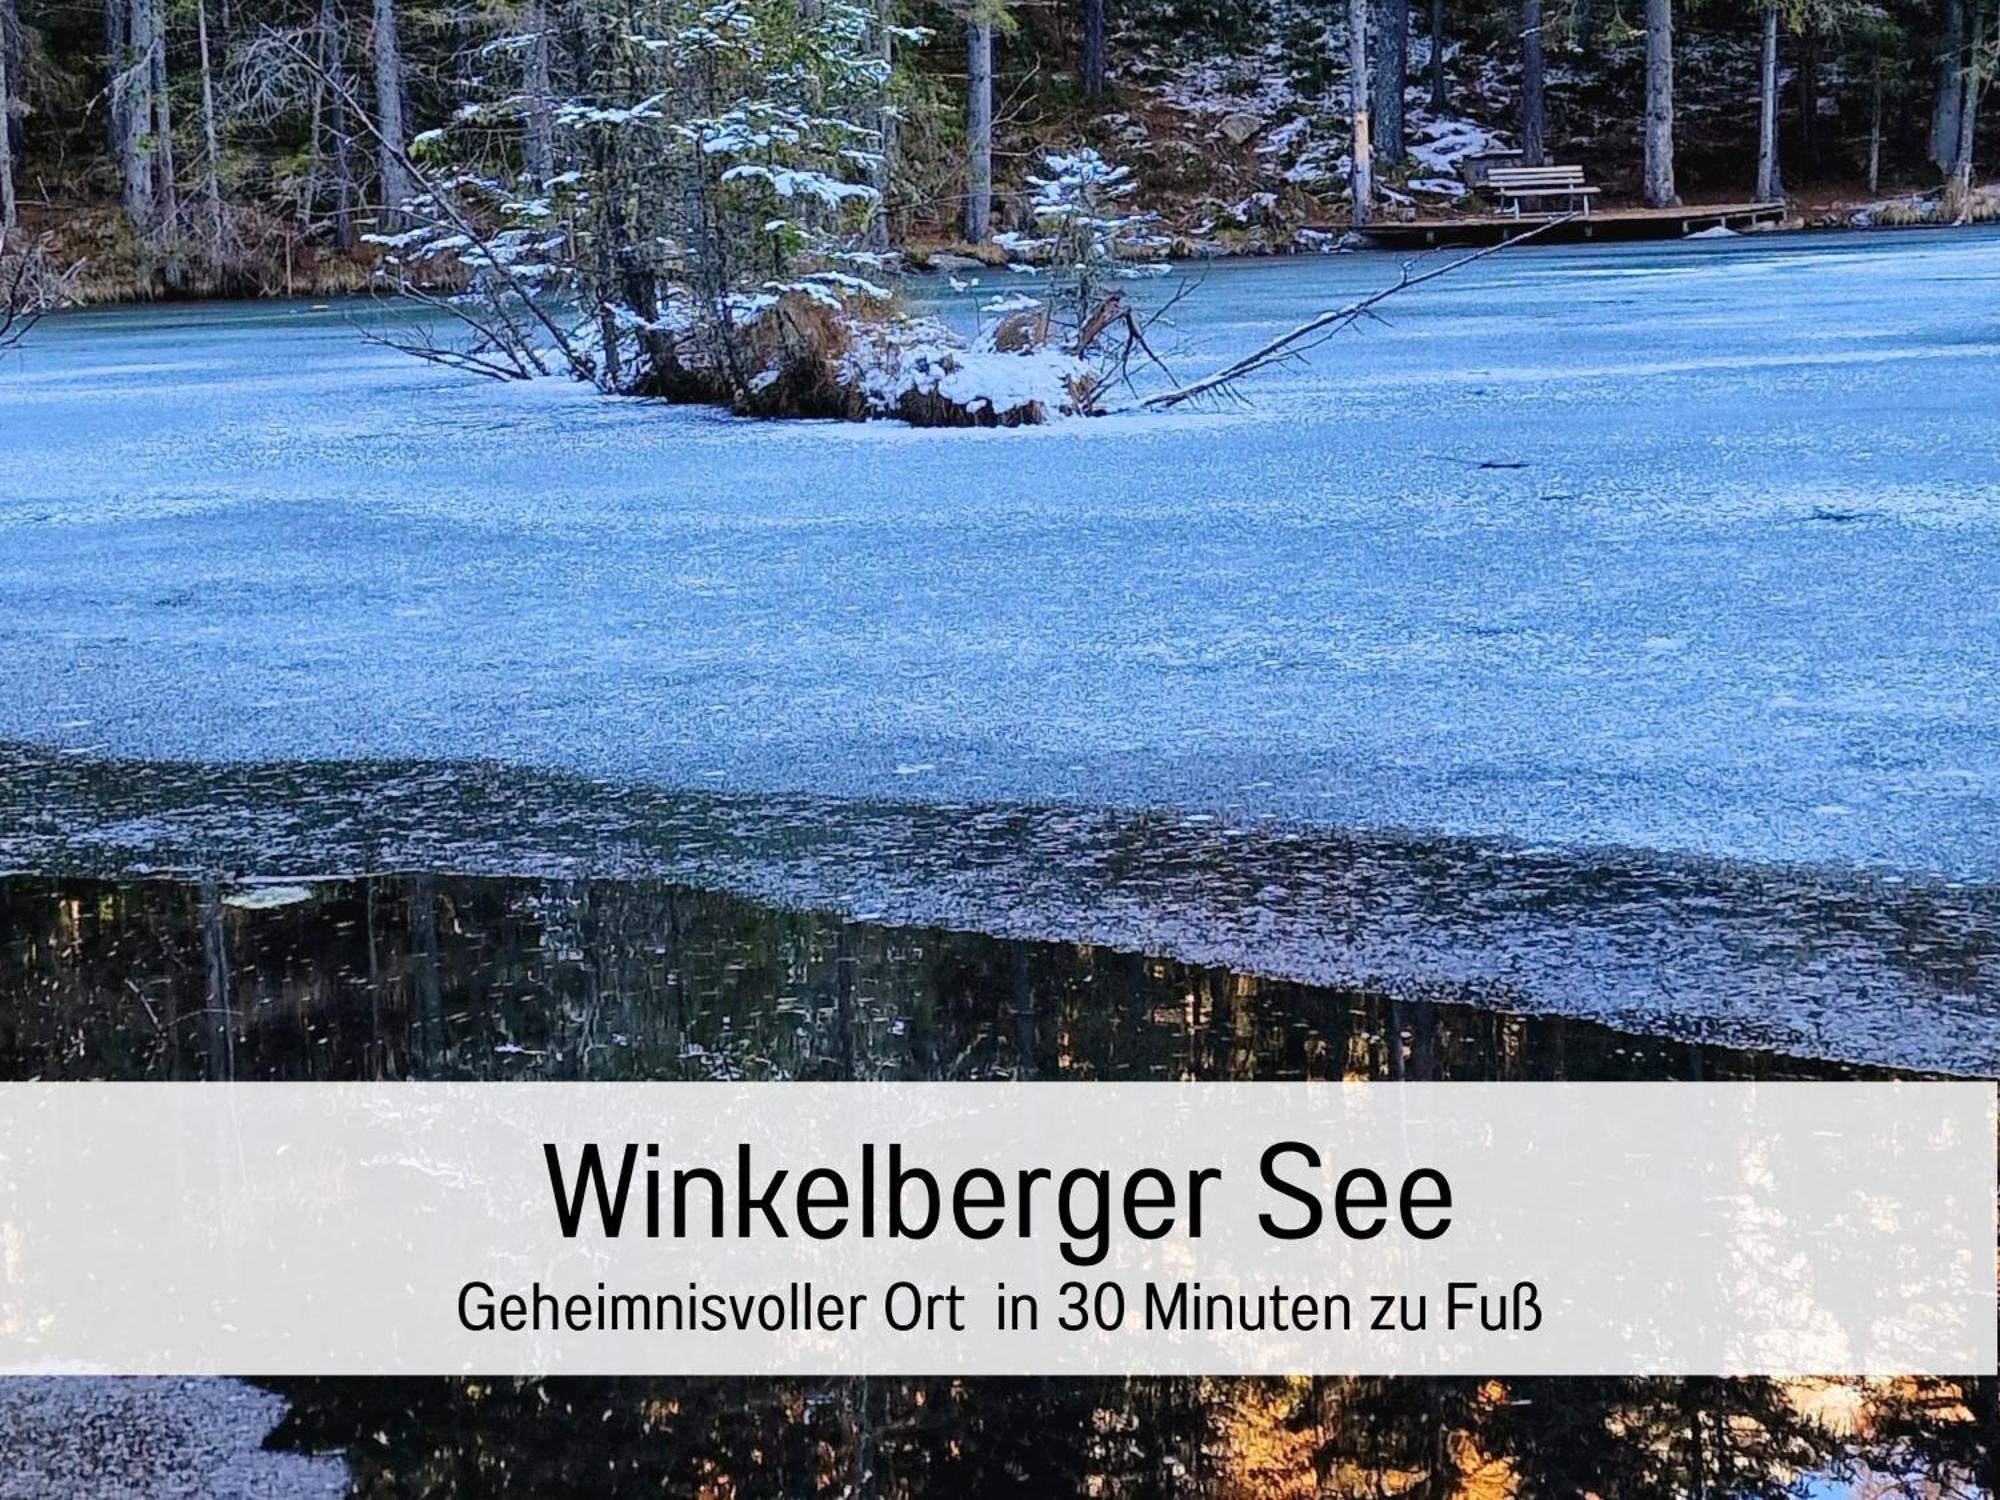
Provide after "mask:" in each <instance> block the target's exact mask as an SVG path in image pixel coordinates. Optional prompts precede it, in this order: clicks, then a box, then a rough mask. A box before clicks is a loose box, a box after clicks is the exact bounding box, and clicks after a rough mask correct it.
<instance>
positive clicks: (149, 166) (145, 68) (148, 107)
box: [107, 0, 154, 234]
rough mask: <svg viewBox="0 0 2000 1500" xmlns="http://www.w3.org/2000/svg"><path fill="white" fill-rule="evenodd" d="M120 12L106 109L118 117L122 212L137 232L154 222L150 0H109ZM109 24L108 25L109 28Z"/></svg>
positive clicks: (151, 10) (114, 129)
mask: <svg viewBox="0 0 2000 1500" xmlns="http://www.w3.org/2000/svg"><path fill="white" fill-rule="evenodd" d="M112 3H113V4H115V5H116V6H118V7H119V8H120V9H121V10H122V11H123V12H124V17H123V22H122V24H121V25H120V27H119V28H118V29H119V35H120V38H121V39H122V41H123V43H124V45H123V46H122V47H121V48H120V49H119V50H118V51H117V52H115V53H114V54H112V58H111V109H112V112H113V114H114V115H115V116H116V117H117V122H116V124H115V125H114V127H113V132H114V134H115V135H116V136H117V137H118V175H119V183H120V191H121V195H122V196H123V198H124V201H125V214H126V217H128V218H129V219H131V221H132V223H133V225H134V226H135V227H136V228H137V229H138V230H139V232H140V233H141V234H144V233H146V232H147V231H148V230H150V229H151V228H152V227H153V214H154V202H153V153H152V151H151V149H150V142H151V139H152V133H153V5H152V0H112ZM108 29H109V28H107V30H108Z"/></svg>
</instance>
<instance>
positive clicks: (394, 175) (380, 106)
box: [375, 0, 410, 228]
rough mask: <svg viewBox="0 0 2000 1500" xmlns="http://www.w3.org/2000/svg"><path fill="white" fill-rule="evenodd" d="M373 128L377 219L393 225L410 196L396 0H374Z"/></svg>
mask: <svg viewBox="0 0 2000 1500" xmlns="http://www.w3.org/2000/svg"><path fill="white" fill-rule="evenodd" d="M375 129H376V130H377V132H379V139H378V140H377V142H376V144H377V146H378V148H379V149H378V150H377V152H376V155H377V156H378V157H379V158H380V162H381V173H382V211H381V220H382V223H383V225H384V226H385V227H390V228H393V227H394V226H395V225H396V224H397V223H399V222H400V219H401V210H402V204H403V200H404V199H406V198H408V197H409V196H410V174H409V173H408V172H407V171H406V170H404V167H403V147H404V138H403V51H402V46H401V44H400V43H399V41H398V40H397V37H396V0H375Z"/></svg>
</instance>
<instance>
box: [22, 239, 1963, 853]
mask: <svg viewBox="0 0 2000 1500" xmlns="http://www.w3.org/2000/svg"><path fill="white" fill-rule="evenodd" d="M1396 264H1397V263H1396V261H1395V260H1394V259H1392V258H1390V257H1388V256H1385V255H1380V254H1370V255H1356V256H1345V257H1337V258H1330V259H1315V260H1293V261H1285V262H1265V263H1256V264H1237V265H1225V266H1221V267H1219V268H1217V269H1215V270H1214V271H1213V272H1211V273H1210V274H1209V276H1208V279H1207V281H1206V284H1205V285H1204V286H1203V287H1202V288H1201V289H1200V290H1199V291H1198V292H1197V293H1196V294H1195V295H1194V297H1193V298H1192V299H1191V301H1190V302H1189V303H1188V304H1186V308H1185V316H1184V317H1183V319H1182V323H1183V327H1182V330H1181V333H1180V335H1179V342H1180V343H1181V344H1182V345H1183V347H1182V348H1181V349H1180V350H1179V351H1178V353H1177V354H1176V356H1175V360H1176V364H1177V366H1178V367H1179V368H1180V369H1182V370H1184V371H1187V372H1189V373H1198V372H1199V371H1201V370H1202V369H1204V368H1206V367H1208V366H1209V365H1210V364H1212V363H1213V362H1214V361H1215V360H1216V359H1217V358H1218V356H1220V355H1222V354H1224V353H1227V352H1229V351H1233V350H1241V349H1244V348H1247V347H1248V346H1250V345H1251V344H1252V343H1253V342H1255V341H1257V340H1260V339H1261V338H1263V337H1265V336H1267V335H1268V334H1270V333H1271V332H1273V331H1275V330H1277V329H1279V328H1281V327H1283V326H1285V325H1287V324H1288V323H1289V322H1291V321H1294V320H1295V319H1296V318H1297V317H1298V316H1300V315H1302V314H1304V313H1306V312H1308V311H1310V310H1312V309H1315V308H1318V307H1321V306H1324V305H1328V304H1331V303H1335V302H1338V301H1341V300H1344V299H1346V298H1347V297H1348V296H1350V295H1351V294H1353V293H1354V292H1356V291H1358V290H1362V289H1366V288H1370V287H1373V286H1375V285H1378V284H1380V283H1381V282H1382V281H1383V280H1385V279H1387V278H1390V277H1392V276H1393V275H1394V274H1395V268H1396ZM982 280H983V283H984V284H983V285H982V286H980V287H979V288H976V289H975V290H974V291H973V292H972V293H970V294H969V296H971V297H977V296H979V295H984V294H987V293H990V292H992V291H994V290H996V289H998V290H1015V289H1017V284H1027V283H1028V281H1029V278H1026V277H1019V276H1009V275H1008V274H1007V273H1005V272H1004V271H1003V272H998V273H994V272H988V273H984V275H983V278H982ZM1390 313H1391V316H1392V322H1391V325H1390V326H1387V327H1381V326H1377V327H1371V328H1369V329H1368V330H1366V331H1365V332H1362V333H1357V334H1354V335H1352V336H1348V337H1344V338H1342V339H1341V340H1339V341H1337V342H1336V343H1334V344H1333V345H1330V346H1328V347H1327V348H1325V349H1322V350H1321V351H1319V352H1318V353H1317V354H1316V355H1314V356H1313V358H1312V362H1311V364H1310V365H1309V366H1297V367H1291V368H1288V369H1285V370H1281V371H1274V372H1269V373H1267V374H1266V375H1265V376H1264V377H1262V378H1260V379H1258V380H1257V381H1256V382H1255V383H1254V384H1252V385H1251V386H1250V387H1248V389H1247V391H1246V394H1247V395H1248V396H1249V397H1250V398H1251V401H1252V403H1253V404H1252V405H1251V406H1250V407H1248V408H1247V409H1241V410H1236V409H1232V410H1228V411H1224V412H1220V413H1210V414H1203V415H1196V416H1190V417H1167V418H1136V417H1120V418H1112V419H1109V420H1106V421H1102V422H1096V423H1088V424H1075V423H1072V424H1066V425H1063V426H1060V427H1057V428H1051V429H1046V430H1040V431H1034V432H1025V433H964V432H953V433H917V432H912V431H909V430H907V429H902V428H898V427H892V426H884V425H877V426H873V427H868V428H848V427H840V426H825V425H817V424H815V425H810V426H807V425H791V426H768V425H767V426H759V425H752V424H746V423H739V422H734V421H729V420H724V419H719V418H717V417H714V416H712V415H709V414H705V413H700V412H694V411H688V410H668V409H662V408H659V407H653V406H648V405H640V404H636V403H631V402H621V401H615V400H605V399H599V398H594V397H592V396H590V395H588V394H587V393H584V392H582V391H578V390H572V389H567V388H563V387H560V386H551V387H549V388H547V389H531V390H521V389H507V388H501V387H497V386H490V385H487V384H482V383H478V382H469V381H467V380H465V379H464V378H462V377H457V376H453V375H449V374H447V373H445V372H442V371H439V370H437V369H435V368H432V367H429V366H424V365H420V364H417V363H414V362H411V361H408V360H405V359H404V358H402V357H400V356H398V355H395V354H393V353H390V352H388V351H385V350H382V349H379V348H374V347H371V346H368V345H365V344H363V343H362V342H361V341H360V340H359V339H358V337H357V336H356V333H355V330H354V328H353V327H352V326H351V324H350V322H349V318H350V317H351V316H354V314H352V313H350V312H348V311H346V310H339V309H336V310H314V311H309V310H307V309H305V308H304V307H302V306H299V305H291V306H284V307H270V306H230V307H167V308H161V309H144V310H117V311H103V312H89V313H83V314H78V315H73V316H68V317H64V318H61V319H58V320H54V321H52V322H51V323H49V324H46V325H44V328H43V329H42V330H41V331H40V332H39V333H38V335H37V337H36V340H35V342H34V343H33V345H32V346H30V347H29V348H28V349H26V350H25V351H23V352H22V353H20V354H18V355H16V356H14V357H12V358H11V359H9V360H8V362H7V364H6V366H5V368H4V370H0V740H11V741H15V742H25V743H29V744H32V745H35V746H38V747H44V748H65V749H73V750H89V751H94V752H98V753H101V754H106V755H118V756H135V757H146V758H187V759H200V760H231V761H241V760H265V759H280V758H285V759H307V760H316V759H336V758H338V759H353V758H361V757H370V758H376V757H394V758H422V759H438V758H464V757H491V758H496V759H501V760H504V761H507V762H510V763H516V764H521V765H532V766H538V767H544V768H561V769H569V770H578V771H582V772H585V773H588V774H592V775H597V776H603V777H609V778H615V779H633V780H645V781H649V782H654V783H658V784H665V785H676V786H683V787H691V788H703V789H721V790H752V791H808V792H814V793H821V794H830V795H835V796H842V797H847V796H862V795H867V796H882V797H893V798H897V799H902V800H916V801H932V800H974V801H978V802H982V803H996V802H1013V801H1037V802H1047V801H1052V800H1062V799H1080V800H1082V801H1085V802H1090V803H1098V804H1116V805H1142V806H1147V805H1172V806H1177V807H1181V808H1196V809H1206V810H1211V811H1220V812H1224V813H1228V814H1233V815H1236V816H1239V817H1252V818H1262V817H1277V818H1283V819H1290V820H1295V821H1304V822H1310V823H1313V824H1318V825H1326V826H1331V827H1340V828H1359V829H1373V828H1401V829H1415V830H1436V831H1441V832H1445V833H1451V834H1460V835H1471V836H1498V837H1502V838H1506V839H1510V840H1519V841H1526V842H1529V843H1534V844H1560V845H1565V846H1567V845H1610V846H1625V847H1637V848H1655V849H1670V850H1678V851H1686V852H1693V853H1697V854H1702V855H1708V856H1717V857H1723V858H1732V859H1749V860H1756V861H1767V860H1780V861H1804V862H1810V863H1827V864H1834V865H1847V866H1853V865H1866V866H1875V867H1887V868H1892V869H1897V870H1907V871H1919V872H1926V873H1933V874H1943V875H1952V876H1963V877H1970V878H1974V879H1985V878H1988V877H1991V876H1993V875H1995V874H1996V873H2000V418H1996V415H1995V414H1996V412H2000V236H1996V235H1995V234H1992V233H1990V232H1988V233H1979V232H1968V233H1961V234H1941V235H1925V236H1921V237H1918V236H1888V235H1877V236H1873V237H1861V236H1851V237H1840V238H1828V237H1816V238H1809V239H1805V238H1788V239H1757V240H1747V239H1746V240H1738V241H1723V242H1713V241H1711V242H1699V243H1680V244H1672V245H1660V246H1634V247H1619V248H1598V249H1547V250H1540V249H1534V250H1524V251H1519V252H1514V253H1512V254H1511V256H1509V257H1503V258H1500V259H1498V260H1494V261H1489V262H1486V263H1483V264H1481V265H1479V266H1476V267H1473V268H1471V269H1469V270H1467V271H1465V272H1463V273H1460V274H1459V275H1457V276H1455V277H1453V278H1448V279H1446V280H1445V281H1444V282H1443V283H1441V284H1438V285H1436V286H1433V287H1430V288H1426V289H1422V290H1419V291H1417V292H1415V293H1413V294H1411V295H1410V296H1409V297H1408V298H1407V299H1403V300H1400V301H1398V302H1397V303H1395V304H1393V305H1392V307H1391V309H1390ZM362 315H364V316H365V315H366V309H365V308H364V309H362ZM1173 341H1174V340H1173V336H1169V342H1173ZM1482 464H1496V465H1505V467H1480V466H1481V465H1482Z"/></svg>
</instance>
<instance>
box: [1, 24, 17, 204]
mask: <svg viewBox="0 0 2000 1500" xmlns="http://www.w3.org/2000/svg"><path fill="white" fill-rule="evenodd" d="M17 29H18V28H17V26H16V23H15V17H14V0H0V238H4V237H5V236H6V235H7V234H8V233H9V232H10V231H11V230H12V229H13V228H14V226H15V225H16V224H17V223H19V222H20V210H19V208H18V206H17V205H16V204H15V202H14V91H13V89H12V87H10V80H11V76H12V75H11V73H10V72H9V69H8V66H7V65H8V63H9V62H10V61H12V59H11V58H10V57H9V56H8V53H9V50H10V49H11V48H12V46H13V44H14V34H15V31H16V30H17Z"/></svg>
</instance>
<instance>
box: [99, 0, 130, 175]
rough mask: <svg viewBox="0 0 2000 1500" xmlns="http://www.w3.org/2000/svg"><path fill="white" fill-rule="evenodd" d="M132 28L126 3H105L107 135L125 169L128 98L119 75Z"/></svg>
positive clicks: (113, 155)
mask: <svg viewBox="0 0 2000 1500" xmlns="http://www.w3.org/2000/svg"><path fill="white" fill-rule="evenodd" d="M131 27H132V17H131V12H130V11H129V10H128V9H127V7H126V4H125V0H104V70H105V74H106V77H107V79H108V80H109V86H108V87H107V89H106V90H105V93H106V98H107V101H108V105H107V108H106V109H105V111H104V124H105V135H106V136H107V137H108V139H109V141H110V145H111V158H112V160H113V161H116V162H118V163H119V165H120V167H121V169H122V167H123V165H124V161H125V137H126V134H127V131H126V109H125V99H124V95H123V91H122V90H121V89H120V88H119V87H118V76H119V74H120V73H122V72H123V71H124V69H125V66H126V64H127V62H128V58H127V57H126V48H127V47H128V46H130V45H131Z"/></svg>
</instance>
